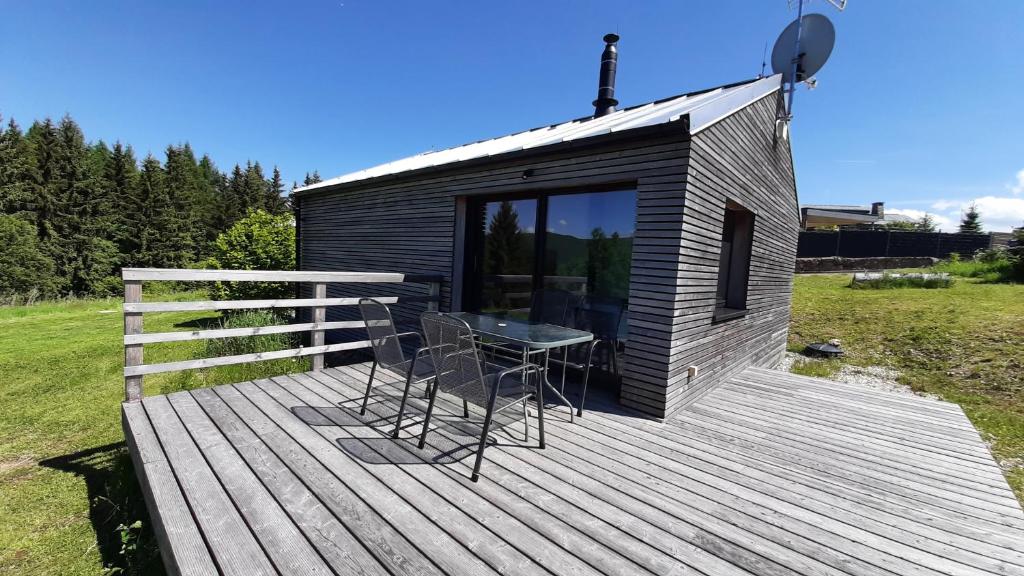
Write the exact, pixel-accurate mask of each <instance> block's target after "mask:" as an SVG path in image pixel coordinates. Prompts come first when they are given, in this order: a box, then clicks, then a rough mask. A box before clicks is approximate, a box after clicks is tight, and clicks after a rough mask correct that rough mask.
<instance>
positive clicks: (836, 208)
mask: <svg viewBox="0 0 1024 576" xmlns="http://www.w3.org/2000/svg"><path fill="white" fill-rule="evenodd" d="M898 219H899V217H897V216H896V215H893V216H890V217H889V218H888V220H889V221H896V220H898ZM885 221H886V216H885V204H884V203H883V202H875V203H873V204H871V206H850V205H843V204H810V205H806V206H801V207H800V224H801V226H802V227H803V228H804V229H809V228H817V227H820V226H848V225H856V224H882V223H884V222H885Z"/></svg>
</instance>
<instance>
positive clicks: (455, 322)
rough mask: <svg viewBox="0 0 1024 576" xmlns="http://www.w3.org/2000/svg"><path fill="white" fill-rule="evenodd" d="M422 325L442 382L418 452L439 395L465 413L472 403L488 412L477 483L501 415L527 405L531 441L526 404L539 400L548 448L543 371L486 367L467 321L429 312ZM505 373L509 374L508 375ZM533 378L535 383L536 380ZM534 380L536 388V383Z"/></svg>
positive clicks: (524, 366)
mask: <svg viewBox="0 0 1024 576" xmlns="http://www.w3.org/2000/svg"><path fill="white" fill-rule="evenodd" d="M420 321H421V323H422V324H423V334H424V336H425V337H426V340H427V349H428V350H430V357H431V358H432V359H433V362H434V367H435V369H436V374H437V378H436V380H435V381H434V386H433V387H432V388H431V390H430V402H429V403H428V404H427V414H426V417H425V418H424V420H423V432H422V433H421V434H420V441H419V447H420V448H421V449H422V448H423V446H424V445H425V444H426V441H427V432H428V431H429V430H430V417H431V416H432V415H433V412H434V404H435V402H436V400H437V393H438V390H440V391H443V392H445V393H447V394H451V395H452V396H456V397H458V398H461V399H462V401H463V407H464V409H465V406H466V404H465V403H466V402H471V403H473V404H475V405H477V406H481V407H483V408H485V409H486V413H485V415H484V423H483V429H482V430H481V432H480V445H479V447H478V448H477V452H476V462H475V463H474V464H473V475H472V480H473V481H474V482H476V481H477V480H478V479H479V477H480V465H481V463H482V462H483V456H484V448H486V447H487V433H488V431H489V430H490V427H491V422H492V420H493V417H494V415H495V414H496V413H498V412H500V411H502V410H504V409H505V408H508V407H509V406H514V405H516V404H519V403H522V405H523V425H524V426H525V434H524V436H525V438H526V440H527V441H529V439H530V419H529V413H528V412H527V402H528V401H529V399H530V397H531V396H533V395H534V394H536V396H537V419H538V435H539V437H540V438H539V443H540V447H541V448H543V447H544V386H543V385H540V382H541V378H542V377H543V376H542V375H541V372H540V367H539V366H537V365H535V364H521V365H519V366H516V367H513V368H505V367H503V366H497V365H494V364H490V363H486V362H482V361H481V358H480V355H479V353H478V349H477V342H476V338H475V337H474V335H473V331H472V330H471V329H470V327H469V325H468V324H466V323H465V322H464V321H462V320H460V319H458V318H455V317H452V316H448V315H445V314H442V313H439V312H425V313H424V314H423V315H422V316H421V317H420ZM503 368H504V369H503ZM531 375H532V376H533V378H531ZM531 380H532V382H531Z"/></svg>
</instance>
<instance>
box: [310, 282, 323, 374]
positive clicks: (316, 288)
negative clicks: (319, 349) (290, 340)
mask: <svg viewBox="0 0 1024 576" xmlns="http://www.w3.org/2000/svg"><path fill="white" fill-rule="evenodd" d="M313 298H327V283H325V282H317V283H316V284H313ZM326 321H327V308H326V307H324V306H317V307H315V308H313V322H315V323H317V324H323V323H324V322H326ZM311 334H312V337H311V338H310V342H309V343H310V345H311V346H323V345H324V331H323V330H313V331H312V333H311ZM323 369H324V355H323V354H314V355H313V371H314V372H319V371H321V370H323Z"/></svg>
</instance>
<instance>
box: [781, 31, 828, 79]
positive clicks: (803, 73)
mask: <svg viewBox="0 0 1024 576" xmlns="http://www.w3.org/2000/svg"><path fill="white" fill-rule="evenodd" d="M798 22H802V24H801V25H800V26H799V27H798V26H797V23H798ZM798 34H799V36H800V60H799V61H798V62H797V71H796V81H797V82H803V81H804V80H807V79H808V78H810V77H811V76H813V75H814V74H815V73H816V72H817V71H818V70H821V67H822V66H824V65H825V62H826V61H828V57H829V55H830V54H832V47H833V46H835V44H836V29H835V27H834V26H832V22H831V21H830V20H829V19H828V18H826V17H825V15H824V14H807V15H806V16H804V17H803V18H798V19H796V20H793V21H792V22H790V24H789V26H786V29H785V30H783V31H782V34H779V39H778V40H776V41H775V47H774V48H772V70H773V71H774V72H775V73H776V74H782V81H783V82H787V83H790V84H792V83H793V56H794V54H793V49H794V48H795V47H796V45H797V44H796V42H797V35H798Z"/></svg>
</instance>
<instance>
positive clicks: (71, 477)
mask: <svg viewBox="0 0 1024 576" xmlns="http://www.w3.org/2000/svg"><path fill="white" fill-rule="evenodd" d="M177 298H179V299H200V296H199V295H197V294H191V295H180V296H177ZM147 300H150V298H147ZM209 315H210V314H209V313H205V316H207V317H208V316H209ZM203 316H204V314H196V313H183V314H147V315H146V320H145V321H146V325H145V327H146V331H147V332H156V331H165V330H181V329H186V327H188V326H191V325H194V324H195V323H196V321H197V320H199V321H201V320H202V317H203ZM176 325H181V326H176ZM122 334H123V327H122V317H121V303H120V301H119V300H85V301H78V302H70V303H53V304H49V303H47V304H41V305H36V306H30V307H21V308H0V375H2V376H0V378H2V380H0V415H2V416H0V574H19V575H20V574H62V575H63V574H99V573H101V572H102V569H103V568H104V567H105V566H106V567H115V568H126V569H127V570H126V571H127V572H135V573H142V574H150V573H153V572H156V573H159V572H160V571H161V562H160V559H159V557H158V555H157V552H156V550H155V547H154V546H153V544H152V536H151V534H149V533H148V526H146V525H145V522H147V521H145V520H144V526H143V530H142V537H141V538H140V540H141V541H140V542H139V543H138V544H137V548H138V550H137V551H136V552H133V551H132V550H131V549H129V550H128V551H127V553H126V554H122V553H121V548H122V542H121V537H120V533H119V531H118V526H119V525H121V524H124V525H130V524H131V523H133V522H134V521H136V520H139V519H144V518H145V510H144V508H145V506H144V504H143V503H142V500H141V495H140V494H139V492H138V487H137V484H136V482H135V479H134V473H133V471H132V469H131V463H130V460H129V459H128V457H127V454H126V452H125V448H124V435H123V433H122V432H121V417H120V402H121V400H122V398H123V394H124V392H123V390H124V387H123V379H122V377H121V370H122V367H123V359H124V356H123V354H124V352H123V350H124V348H123V347H122V345H121V337H122ZM203 346H204V344H203V343H201V342H187V343H174V344H167V345H161V346H147V347H146V361H147V362H161V361H168V360H178V359H185V358H194V357H201V356H203V355H204V354H203V350H204V348H203ZM305 366H306V364H305V362H304V361H293V360H281V361H274V362H265V363H261V364H253V365H247V366H226V367H222V368H217V369H215V370H211V371H208V372H205V373H203V374H200V375H199V376H198V377H197V376H193V377H183V376H181V375H173V374H172V375H157V376H151V377H147V378H146V393H147V394H157V393H161V392H166V391H170V390H174V389H179V388H183V387H192V386H196V385H207V384H216V383H223V382H236V381H240V380H247V379H251V378H257V377H263V376H269V375H271V374H279V373H284V372H293V371H301V370H304V369H305ZM130 544H131V542H130Z"/></svg>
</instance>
